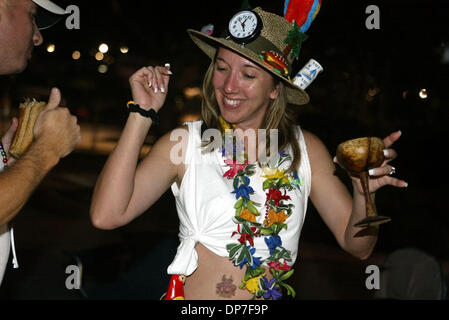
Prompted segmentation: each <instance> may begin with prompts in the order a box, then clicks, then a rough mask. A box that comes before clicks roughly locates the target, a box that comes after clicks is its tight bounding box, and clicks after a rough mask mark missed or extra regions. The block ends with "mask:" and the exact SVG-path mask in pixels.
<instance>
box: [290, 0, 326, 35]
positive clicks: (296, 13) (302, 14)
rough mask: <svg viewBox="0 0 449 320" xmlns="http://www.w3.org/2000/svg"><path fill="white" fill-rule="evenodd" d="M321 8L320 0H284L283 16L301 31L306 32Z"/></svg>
mask: <svg viewBox="0 0 449 320" xmlns="http://www.w3.org/2000/svg"><path fill="white" fill-rule="evenodd" d="M320 8H321V0H285V2H284V18H285V19H286V20H288V21H289V22H292V23H293V20H295V21H296V23H297V24H298V26H299V30H301V32H303V33H304V32H306V31H307V30H308V29H309V27H310V25H311V24H312V22H313V20H314V19H315V17H316V16H317V14H318V12H319V11H320Z"/></svg>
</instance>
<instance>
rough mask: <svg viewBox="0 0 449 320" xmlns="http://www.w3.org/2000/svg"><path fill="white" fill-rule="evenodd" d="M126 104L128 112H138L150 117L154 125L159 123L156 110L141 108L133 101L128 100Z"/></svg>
mask: <svg viewBox="0 0 449 320" xmlns="http://www.w3.org/2000/svg"><path fill="white" fill-rule="evenodd" d="M127 105H128V111H129V112H138V113H139V114H140V115H141V116H143V117H145V118H151V120H152V121H153V124H154V125H155V126H157V125H159V116H158V114H157V113H156V111H154V109H150V110H145V109H142V108H141V107H140V106H139V105H138V104H136V103H134V101H129V102H128V104H127Z"/></svg>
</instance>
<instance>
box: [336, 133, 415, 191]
mask: <svg viewBox="0 0 449 320" xmlns="http://www.w3.org/2000/svg"><path fill="white" fill-rule="evenodd" d="M400 137H401V132H400V131H396V132H393V133H391V134H390V135H389V136H388V137H386V138H385V139H383V143H384V145H385V149H384V150H383V152H384V157H385V160H384V162H383V163H382V165H381V166H380V167H378V168H373V169H370V170H369V171H368V174H369V192H370V193H374V192H376V191H377V190H378V189H380V188H382V187H383V186H385V185H391V186H394V187H399V188H405V187H407V185H408V184H407V182H405V181H404V180H401V179H398V178H395V177H393V176H392V175H393V174H394V173H395V172H396V169H395V167H393V166H391V165H390V164H389V162H390V161H392V160H394V159H395V158H396V157H397V152H396V151H395V150H394V149H392V148H391V146H392V145H393V143H395V142H396V141H397V140H398V139H399V138H400ZM334 162H335V163H338V161H337V157H334ZM350 176H351V179H352V181H353V182H355V184H356V185H357V189H358V191H359V192H360V193H361V194H363V188H362V185H361V183H360V179H359V178H358V177H356V176H353V175H350Z"/></svg>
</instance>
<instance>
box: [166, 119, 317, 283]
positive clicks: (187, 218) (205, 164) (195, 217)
mask: <svg viewBox="0 0 449 320" xmlns="http://www.w3.org/2000/svg"><path fill="white" fill-rule="evenodd" d="M185 124H186V125H187V126H188V128H189V135H188V137H189V138H188V139H189V140H188V145H187V148H186V157H185V165H186V170H185V174H184V177H183V179H182V183H181V186H180V187H179V188H178V185H177V183H176V182H174V183H173V184H172V185H171V190H172V192H173V195H174V196H175V199H176V209H177V211H178V216H179V221H180V224H179V240H180V245H179V246H178V249H177V253H176V256H175V258H174V260H173V262H172V263H171V264H170V265H169V266H168V268H167V273H168V274H183V275H186V276H189V275H191V274H192V273H193V272H194V271H195V270H196V268H197V267H198V255H197V253H196V250H195V244H196V243H197V242H200V243H201V244H203V245H204V246H205V247H206V248H208V249H209V250H210V251H212V252H213V253H215V254H217V255H219V256H222V257H227V256H228V251H227V250H226V245H227V244H229V243H238V241H237V236H234V237H232V238H231V235H232V233H233V232H234V231H236V230H237V224H236V223H235V222H234V221H233V220H232V218H233V217H234V215H235V209H234V204H235V202H236V201H237V199H236V197H235V194H232V193H231V192H232V191H233V190H234V189H233V186H232V180H228V179H227V178H224V177H223V174H224V173H225V172H226V171H227V170H228V169H229V167H228V166H227V165H226V164H225V163H224V159H223V157H222V153H221V151H220V150H215V151H212V152H202V148H201V142H202V141H201V125H202V121H195V122H187V123H185ZM297 138H298V141H299V146H300V149H301V162H300V166H299V168H298V170H297V172H298V176H299V178H300V180H301V181H303V183H304V184H303V185H302V186H301V188H300V189H299V190H298V189H296V188H294V189H293V190H292V191H290V192H289V196H290V197H291V200H290V201H289V203H292V204H294V205H295V207H294V210H293V212H292V214H291V215H290V216H289V217H288V218H287V220H286V222H285V223H287V224H288V229H283V230H282V231H281V232H280V233H279V236H280V237H281V238H282V246H283V247H284V248H286V249H288V250H290V251H291V253H292V261H290V262H289V264H290V265H293V263H294V262H295V260H296V257H297V254H298V242H299V236H300V233H301V229H302V226H303V224H304V219H305V215H306V209H307V200H308V197H309V193H310V186H311V169H310V163H309V157H308V154H307V149H306V144H305V141H304V136H303V134H302V131H301V129H300V128H299V127H298V132H297ZM289 164H290V162H285V163H283V164H282V166H281V168H280V169H283V168H287V167H288V166H289ZM262 176H263V169H261V168H260V167H259V166H256V173H255V174H254V175H252V176H251V177H250V180H251V182H250V186H251V187H252V188H253V189H254V191H255V193H254V194H252V195H251V199H252V200H253V199H254V201H255V202H258V203H261V204H264V203H265V199H266V194H265V191H263V189H262V183H263V181H264V180H265V178H263V177H262ZM259 209H260V211H261V214H260V215H259V216H258V217H257V222H260V223H262V222H263V220H264V218H265V213H264V212H263V208H259ZM254 247H255V248H256V252H255V254H254V256H257V257H261V258H262V259H266V258H267V257H269V255H270V254H269V249H268V247H267V245H266V243H265V241H264V237H263V236H262V237H255V238H254ZM230 263H231V262H230Z"/></svg>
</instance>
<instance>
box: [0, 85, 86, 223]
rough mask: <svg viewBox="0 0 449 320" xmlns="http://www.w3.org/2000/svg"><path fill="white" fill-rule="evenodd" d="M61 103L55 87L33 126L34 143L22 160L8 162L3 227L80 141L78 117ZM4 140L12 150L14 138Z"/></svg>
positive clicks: (2, 188)
mask: <svg viewBox="0 0 449 320" xmlns="http://www.w3.org/2000/svg"><path fill="white" fill-rule="evenodd" d="M60 102H61V92H60V91H59V90H58V89H57V88H53V89H52V91H51V94H50V99H49V101H48V103H47V106H46V107H45V109H44V110H42V111H41V113H40V114H39V117H38V118H37V120H36V123H35V125H34V130H33V134H34V138H35V140H34V143H33V144H32V145H31V146H30V148H29V149H28V151H27V152H25V154H24V155H23V156H22V158H20V160H16V161H14V163H13V164H11V165H10V166H9V161H8V166H9V168H8V170H6V171H4V172H2V173H0V225H3V224H5V223H8V222H9V221H11V219H12V218H14V217H15V216H16V215H17V213H18V212H19V211H20V209H21V208H22V207H23V206H24V205H25V203H26V201H27V200H28V198H29V197H30V195H31V193H32V192H33V191H34V190H35V189H36V187H37V186H38V184H39V183H40V182H41V181H42V179H43V178H44V177H45V175H46V174H47V173H48V172H49V171H50V170H51V169H52V168H53V167H54V166H56V164H57V163H58V162H59V159H61V158H63V157H65V156H66V155H68V154H69V153H71V152H72V151H73V149H75V147H76V146H77V145H78V144H79V142H80V141H81V135H80V127H79V125H78V124H77V120H76V117H75V116H73V115H71V114H70V112H69V110H68V109H67V108H61V107H59V103H60ZM8 132H9V133H11V132H10V131H9V130H8ZM2 140H3V144H4V147H5V150H6V151H9V146H10V144H11V140H12V135H11V134H8V133H7V134H6V135H5V136H4V137H3V139H2Z"/></svg>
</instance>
